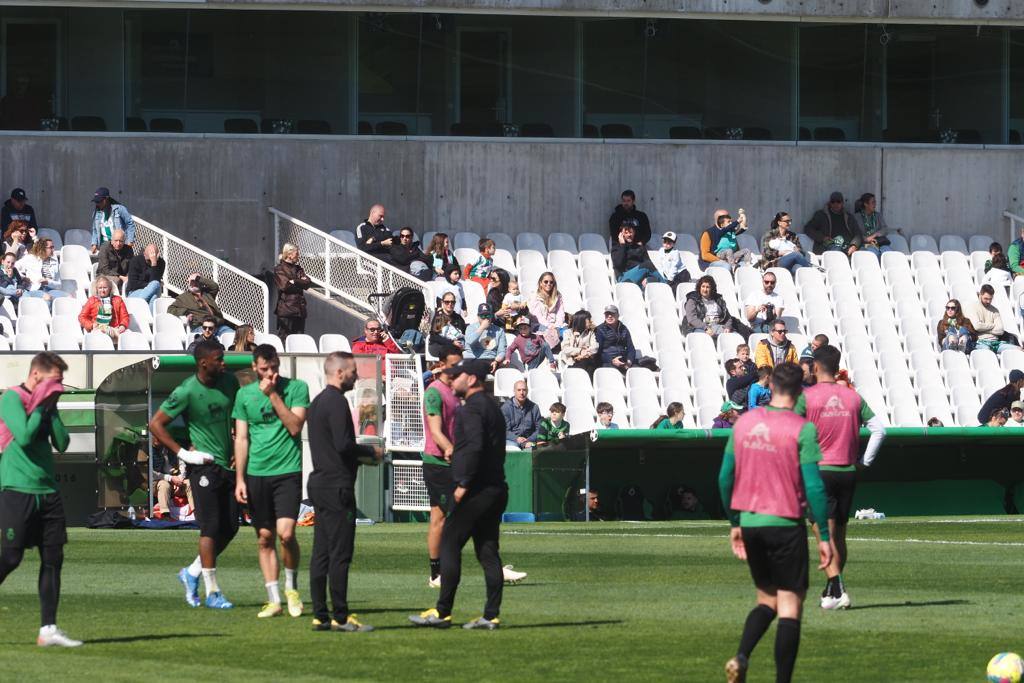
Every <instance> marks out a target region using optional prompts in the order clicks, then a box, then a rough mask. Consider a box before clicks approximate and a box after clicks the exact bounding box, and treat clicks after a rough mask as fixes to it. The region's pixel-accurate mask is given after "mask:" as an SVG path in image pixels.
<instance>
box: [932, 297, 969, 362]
mask: <svg viewBox="0 0 1024 683" xmlns="http://www.w3.org/2000/svg"><path fill="white" fill-rule="evenodd" d="M936 332H937V333H938V335H939V346H940V347H941V348H942V350H943V351H946V350H952V351H960V352H962V353H970V352H971V351H973V350H974V344H975V342H976V341H977V340H978V333H977V332H975V331H974V325H972V324H971V320H970V318H968V317H967V316H966V315H964V312H963V311H962V310H961V309H960V302H959V301H958V300H956V299H950V300H949V301H948V302H947V303H946V311H945V314H944V315H943V316H942V319H941V320H939V324H938V327H937V328H936Z"/></svg>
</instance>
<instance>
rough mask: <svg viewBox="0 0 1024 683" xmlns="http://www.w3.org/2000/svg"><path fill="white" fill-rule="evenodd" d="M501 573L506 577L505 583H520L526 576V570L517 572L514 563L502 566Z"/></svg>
mask: <svg viewBox="0 0 1024 683" xmlns="http://www.w3.org/2000/svg"><path fill="white" fill-rule="evenodd" d="M501 573H502V574H503V575H504V577H505V583H519V582H520V581H522V580H523V579H525V578H526V572H517V571H515V570H514V569H512V565H510V564H506V565H505V566H504V567H502V568H501Z"/></svg>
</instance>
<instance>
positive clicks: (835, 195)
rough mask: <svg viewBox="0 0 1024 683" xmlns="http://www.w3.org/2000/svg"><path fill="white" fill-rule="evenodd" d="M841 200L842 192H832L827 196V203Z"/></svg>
mask: <svg viewBox="0 0 1024 683" xmlns="http://www.w3.org/2000/svg"><path fill="white" fill-rule="evenodd" d="M841 201H844V200H843V193H842V192H833V193H832V194H830V195H829V196H828V202H829V204H831V203H832V202H841Z"/></svg>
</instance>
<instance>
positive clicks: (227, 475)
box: [188, 465, 238, 538]
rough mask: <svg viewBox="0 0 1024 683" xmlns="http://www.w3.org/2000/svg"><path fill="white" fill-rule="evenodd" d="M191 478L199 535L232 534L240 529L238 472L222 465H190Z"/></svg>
mask: <svg viewBox="0 0 1024 683" xmlns="http://www.w3.org/2000/svg"><path fill="white" fill-rule="evenodd" d="M188 480H189V483H190V484H191V485H192V499H193V500H194V501H195V504H196V521H198V522H199V535H200V536H207V537H209V538H225V537H226V538H230V537H233V536H234V535H235V534H236V533H237V532H238V503H237V502H236V501H235V473H234V472H231V471H229V470H226V469H224V468H223V467H221V466H220V465H190V466H189V468H188Z"/></svg>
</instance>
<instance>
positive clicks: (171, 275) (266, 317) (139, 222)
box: [132, 215, 270, 332]
mask: <svg viewBox="0 0 1024 683" xmlns="http://www.w3.org/2000/svg"><path fill="white" fill-rule="evenodd" d="M132 220H134V221H135V242H136V244H137V245H140V250H141V248H144V247H145V245H147V244H150V243H153V244H156V245H157V246H158V247H160V254H161V255H162V256H163V258H164V260H165V261H166V262H167V267H166V268H165V269H164V277H163V285H164V287H165V288H166V289H169V290H173V291H176V292H178V293H181V292H184V291H185V290H186V289H187V287H188V277H189V275H191V274H192V273H199V274H200V275H205V276H206V277H208V278H210V279H211V280H213V281H214V282H216V283H217V284H218V285H219V286H220V291H219V292H217V305H218V306H220V309H221V312H222V313H223V314H224V318H225V319H227V320H229V321H230V322H232V323H234V324H236V325H242V324H245V325H252V326H253V327H254V328H255V329H256V330H257V331H259V332H270V290H269V289H268V288H267V284H266V283H265V282H263V281H262V280H259V279H257V278H255V277H253V276H252V275H249V274H248V273H246V272H245V271H243V270H240V269H238V268H236V267H235V266H233V265H231V264H230V263H228V262H227V261H224V260H223V259H219V258H217V257H216V256H214V255H213V254H211V253H209V252H206V251H203V250H202V249H200V248H199V247H196V246H194V245H192V244H189V243H188V242H186V241H185V240H183V239H181V238H180V237H176V236H174V235H172V234H170V233H169V232H167V231H166V230H164V229H162V228H159V227H157V226H155V225H153V224H152V223H150V222H149V221H147V220H145V219H143V218H139V217H138V216H135V215H133V216H132Z"/></svg>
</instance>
